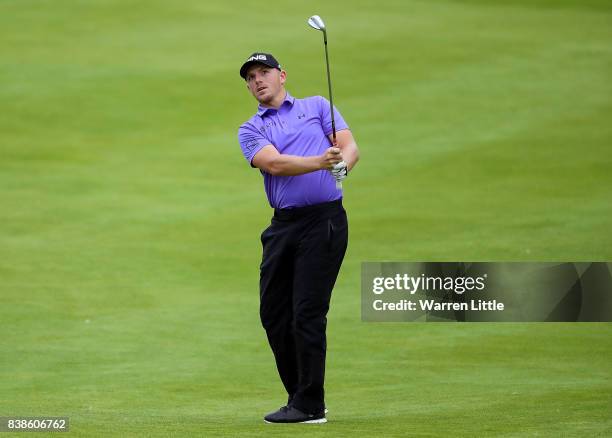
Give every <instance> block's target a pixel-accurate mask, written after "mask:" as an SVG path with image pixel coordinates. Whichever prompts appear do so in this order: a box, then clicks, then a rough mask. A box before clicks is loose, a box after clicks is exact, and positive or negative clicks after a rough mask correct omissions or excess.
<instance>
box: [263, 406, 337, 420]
mask: <svg viewBox="0 0 612 438" xmlns="http://www.w3.org/2000/svg"><path fill="white" fill-rule="evenodd" d="M264 421H265V422H266V423H307V424H321V423H327V418H325V413H324V412H320V413H318V414H306V413H304V412H302V411H300V410H299V409H296V408H294V407H293V406H283V407H282V408H280V409H279V410H278V411H276V412H272V413H271V414H268V415H266V416H265V417H264Z"/></svg>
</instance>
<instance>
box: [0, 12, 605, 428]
mask: <svg viewBox="0 0 612 438" xmlns="http://www.w3.org/2000/svg"><path fill="white" fill-rule="evenodd" d="M313 14H319V15H320V16H321V17H323V18H324V19H325V22H326V24H327V25H328V28H329V34H328V36H329V41H330V42H329V51H330V62H331V73H332V78H333V86H334V96H333V97H334V103H335V104H336V106H337V107H338V109H339V110H340V111H341V112H342V114H343V116H344V118H345V119H346V121H347V123H348V124H349V126H350V127H351V130H352V132H353V134H354V136H355V139H356V140H357V143H358V145H359V148H360V151H361V161H360V163H359V165H358V166H357V167H356V168H355V170H354V171H352V172H351V174H350V175H349V177H348V178H347V179H346V180H345V182H344V205H345V207H346V210H347V213H348V218H349V229H350V237H349V247H348V252H347V255H346V258H345V261H344V264H343V267H342V270H341V271H340V276H339V278H338V281H337V283H336V288H335V289H334V294H333V296H332V304H331V310H330V313H329V315H328V329H327V330H328V331H327V333H328V356H327V357H328V361H327V372H326V403H327V406H328V408H329V410H330V412H329V415H328V419H329V422H328V423H327V424H325V425H267V424H263V421H262V416H263V415H264V414H266V413H268V412H271V411H273V410H275V409H278V408H279V407H280V406H281V405H283V404H284V403H285V402H286V396H285V394H284V389H283V388H282V385H281V383H280V381H279V379H278V375H277V373H276V369H275V367H274V360H273V357H272V353H271V352H270V349H269V347H268V344H267V340H266V335H265V332H264V330H263V329H262V328H261V325H260V321H259V314H258V310H259V295H258V294H259V292H258V286H259V263H260V260H261V242H260V240H259V239H260V233H261V231H262V230H263V229H264V228H265V227H266V226H267V225H268V224H269V221H270V217H271V214H272V210H271V209H270V207H269V205H268V203H267V200H266V197H265V193H264V188H263V182H262V177H261V175H260V173H259V171H257V170H256V169H252V168H250V167H249V165H248V163H247V162H246V161H245V160H244V158H243V156H242V154H241V151H240V146H239V144H238V141H237V130H238V127H239V126H240V124H241V123H242V122H244V121H245V120H247V119H248V118H249V117H251V116H252V115H253V114H254V113H255V111H256V108H257V105H256V102H255V100H254V99H253V97H252V96H251V95H250V94H249V92H248V90H247V89H246V86H245V82H244V81H243V80H242V79H241V78H240V77H239V74H238V70H239V68H240V66H241V64H242V63H243V62H244V60H245V59H246V57H247V56H248V55H249V54H251V53H253V52H254V51H267V52H270V53H273V54H274V56H276V57H277V59H278V60H279V61H280V63H281V65H282V66H283V68H284V69H286V70H287V89H288V90H289V92H290V93H291V94H292V95H294V96H296V97H305V96H311V95H323V96H326V95H327V82H326V75H325V64H324V53H323V47H322V44H321V35H320V34H319V33H318V32H315V31H314V30H312V29H310V28H308V25H307V24H306V19H307V18H308V17H309V16H311V15H313ZM0 53H1V56H0V83H1V84H2V85H1V86H0V335H1V341H0V417H1V416H68V417H70V436H83V437H85V436H176V437H189V436H193V437H199V436H227V437H235V436H272V437H275V436H278V437H283V436H288V435H289V434H290V435H291V436H326V437H329V436H338V437H345V436H351V435H352V436H355V437H357V436H359V437H361V436H364V437H377V436H385V437H386V436H423V437H437V436H443V437H447V436H466V437H472V436H503V437H523V436H550V437H558V436H575V437H586V436H611V435H612V420H611V419H610V418H611V416H610V412H612V367H611V365H610V364H611V363H612V323H471V324H470V323H465V324H459V323H365V322H361V319H360V318H361V310H360V266H361V263H362V262H363V261H611V260H612V232H611V230H612V202H611V199H612V196H611V195H612V148H611V147H612V124H611V123H610V121H611V120H612V99H611V97H612V80H611V78H612V4H611V3H610V2H609V1H596V0H588V1H578V0H573V1H572V0H559V1H552V0H551V1H547V0H538V1H535V0H534V1H526V0H525V1H520V0H513V1H504V2H502V1H498V2H495V1H477V0H463V1H460V0H457V1H451V0H448V1H399V0H398V1H390V0H383V1H379V2H366V1H334V2H322V1H313V2H285V3H269V4H265V5H264V4H254V3H252V2H246V1H231V2H222V1H210V2H201V1H195V0H189V1H183V2H177V3H173V2H169V1H166V2H164V1H147V2H145V1H128V2H122V1H110V0H109V1H77V0H68V1H64V2H53V1H48V0H38V1H34V0H19V1H17V0H0ZM2 435H3V436H4V434H2ZM6 436H10V434H6ZM15 436H21V434H16V435H15ZM36 436H38V435H36ZM41 436H45V434H42V435H41ZM53 436H55V435H53Z"/></svg>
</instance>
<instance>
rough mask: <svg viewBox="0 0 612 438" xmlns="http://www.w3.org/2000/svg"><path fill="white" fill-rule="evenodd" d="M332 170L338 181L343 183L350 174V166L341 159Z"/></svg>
mask: <svg viewBox="0 0 612 438" xmlns="http://www.w3.org/2000/svg"><path fill="white" fill-rule="evenodd" d="M330 172H331V174H332V176H333V177H334V179H335V180H336V182H338V183H341V182H342V181H343V180H344V178H346V177H347V176H348V167H347V165H346V163H345V162H344V161H340V162H339V163H338V164H336V165H335V166H334V167H333V168H332V170H330Z"/></svg>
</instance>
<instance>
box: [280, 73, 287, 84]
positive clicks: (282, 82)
mask: <svg viewBox="0 0 612 438" xmlns="http://www.w3.org/2000/svg"><path fill="white" fill-rule="evenodd" d="M286 80H287V72H286V71H285V70H281V72H280V81H281V85H285V81H286Z"/></svg>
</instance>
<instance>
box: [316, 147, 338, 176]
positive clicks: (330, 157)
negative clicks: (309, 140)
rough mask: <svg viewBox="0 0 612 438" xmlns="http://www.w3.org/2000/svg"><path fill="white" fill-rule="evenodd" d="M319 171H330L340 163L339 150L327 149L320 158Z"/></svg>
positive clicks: (334, 148)
mask: <svg viewBox="0 0 612 438" xmlns="http://www.w3.org/2000/svg"><path fill="white" fill-rule="evenodd" d="M320 159H321V169H327V170H330V171H331V170H332V169H333V168H334V166H335V165H336V164H338V163H340V162H341V161H342V152H341V151H340V148H336V147H331V148H327V150H326V151H325V153H324V154H323V155H321V156H320Z"/></svg>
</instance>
